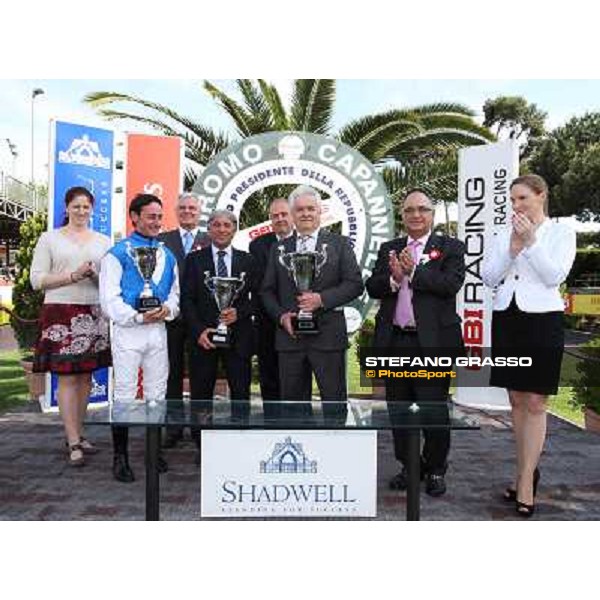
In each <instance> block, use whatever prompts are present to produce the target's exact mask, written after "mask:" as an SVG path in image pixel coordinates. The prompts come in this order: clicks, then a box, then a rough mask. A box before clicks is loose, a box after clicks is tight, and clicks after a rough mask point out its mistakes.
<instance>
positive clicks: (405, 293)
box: [394, 240, 421, 327]
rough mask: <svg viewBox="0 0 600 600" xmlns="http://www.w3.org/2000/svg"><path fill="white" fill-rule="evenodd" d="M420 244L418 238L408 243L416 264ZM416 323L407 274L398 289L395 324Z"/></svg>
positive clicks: (404, 325) (401, 325) (402, 325)
mask: <svg viewBox="0 0 600 600" xmlns="http://www.w3.org/2000/svg"><path fill="white" fill-rule="evenodd" d="M420 246H421V242H419V241H418V240H412V241H411V242H410V243H409V244H408V247H409V248H410V252H411V254H412V257H413V260H414V261H415V264H417V257H418V256H419V247H420ZM414 324H415V316H414V313H413V307H412V290H411V289H410V287H409V285H408V276H407V275H405V276H404V277H403V278H402V283H401V284H400V289H399V290H398V301H397V302H396V312H395V313H394V325H399V326H400V327H406V326H407V325H414Z"/></svg>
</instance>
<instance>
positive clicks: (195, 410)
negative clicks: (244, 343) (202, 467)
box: [190, 346, 252, 446]
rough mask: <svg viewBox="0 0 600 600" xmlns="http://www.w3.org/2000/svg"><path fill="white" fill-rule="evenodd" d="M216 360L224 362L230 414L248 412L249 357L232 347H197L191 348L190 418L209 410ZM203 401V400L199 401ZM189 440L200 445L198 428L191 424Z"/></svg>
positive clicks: (250, 371) (210, 407) (250, 361)
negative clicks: (190, 437)
mask: <svg viewBox="0 0 600 600" xmlns="http://www.w3.org/2000/svg"><path fill="white" fill-rule="evenodd" d="M219 360H221V361H223V364H224V367H225V375H226V377H227V383H228V384H229V391H230V395H231V399H232V400H239V401H241V402H236V403H235V404H234V405H233V408H232V411H233V416H239V417H246V416H248V415H249V414H250V383H251V379H252V357H251V356H241V355H240V354H238V353H237V352H236V351H235V350H234V349H231V348H229V349H222V348H219V349H217V350H204V349H203V348H200V347H199V346H196V347H195V348H193V349H192V353H191V361H190V371H194V377H193V378H192V380H191V382H190V383H191V389H190V394H191V399H192V402H191V405H190V406H191V420H192V423H193V422H194V421H195V420H199V419H206V418H207V417H209V416H210V415H209V414H208V413H210V411H211V410H212V398H213V394H214V391H215V383H216V381H217V367H218V364H219ZM198 401H202V402H198ZM191 431H192V439H193V440H194V442H196V444H197V445H198V446H199V445H200V431H201V430H200V428H198V427H194V426H192V427H191Z"/></svg>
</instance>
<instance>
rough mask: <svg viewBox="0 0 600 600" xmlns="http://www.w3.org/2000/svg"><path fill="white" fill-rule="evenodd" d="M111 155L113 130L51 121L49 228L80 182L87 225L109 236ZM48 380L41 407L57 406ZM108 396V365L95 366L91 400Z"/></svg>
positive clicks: (60, 221) (53, 380)
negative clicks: (89, 205)
mask: <svg viewBox="0 0 600 600" xmlns="http://www.w3.org/2000/svg"><path fill="white" fill-rule="evenodd" d="M113 155H114V132H113V131H111V130H109V129H100V128H98V127H89V126H87V125H78V124H76V123H68V122H65V121H58V120H53V121H51V122H50V163H49V164H50V177H49V190H48V229H55V228H56V227H61V226H62V224H63V220H64V216H65V193H66V191H67V190H68V189H69V188H71V187H73V186H83V187H85V188H87V189H88V190H90V192H91V193H92V194H93V196H94V198H95V203H94V211H93V216H92V220H91V223H90V226H91V227H92V229H94V230H95V231H98V232H99V233H102V234H104V235H107V236H109V237H111V234H112V226H111V204H112V190H113V168H114V164H113V163H114V158H113ZM50 381H51V384H50V385H47V386H46V390H47V392H46V399H45V405H44V410H55V409H56V407H57V406H58V402H57V396H56V392H57V377H56V376H55V375H52V376H51V377H50ZM108 398H109V372H108V369H98V370H97V371H94V373H93V375H92V391H91V394H90V404H98V403H104V402H108Z"/></svg>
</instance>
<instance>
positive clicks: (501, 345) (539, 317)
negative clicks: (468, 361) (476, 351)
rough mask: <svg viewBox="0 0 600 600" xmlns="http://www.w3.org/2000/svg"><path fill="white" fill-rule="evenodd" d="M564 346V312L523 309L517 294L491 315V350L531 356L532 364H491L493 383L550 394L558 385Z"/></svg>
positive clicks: (494, 353) (506, 354)
mask: <svg viewBox="0 0 600 600" xmlns="http://www.w3.org/2000/svg"><path fill="white" fill-rule="evenodd" d="M564 346H565V333H564V325H563V312H562V311H553V312H545V313H530V312H523V311H522V310H520V309H519V307H518V306H517V303H516V302H515V298H514V296H513V299H512V301H511V303H510V306H509V307H508V308H507V309H506V310H500V311H494V313H493V317H492V354H493V356H494V358H497V357H500V356H517V357H526V356H530V357H531V358H532V360H533V364H532V366H531V367H492V372H491V377H490V385H493V386H495V387H502V388H506V389H508V390H514V391H517V392H532V393H535V394H542V395H544V396H549V395H553V394H556V393H557V391H558V387H559V380H560V369H561V364H562V356H563V351H564Z"/></svg>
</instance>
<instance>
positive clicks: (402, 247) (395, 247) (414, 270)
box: [366, 190, 465, 496]
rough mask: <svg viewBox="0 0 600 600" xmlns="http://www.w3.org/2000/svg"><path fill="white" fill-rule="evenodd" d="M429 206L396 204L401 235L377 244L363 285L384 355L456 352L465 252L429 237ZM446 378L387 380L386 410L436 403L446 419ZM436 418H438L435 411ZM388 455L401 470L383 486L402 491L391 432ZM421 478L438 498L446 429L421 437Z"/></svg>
mask: <svg viewBox="0 0 600 600" xmlns="http://www.w3.org/2000/svg"><path fill="white" fill-rule="evenodd" d="M433 217H434V207H433V203H432V201H431V199H430V198H429V197H428V196H427V194H426V193H425V192H423V191H422V190H412V191H411V192H409V193H408V194H407V195H406V197H405V199H404V202H403V204H402V221H403V223H404V227H405V229H406V233H407V236H406V237H401V238H396V239H394V240H391V241H390V242H387V243H385V244H383V245H382V246H381V249H380V250H379V255H378V257H377V263H376V264H375V268H374V270H373V274H372V275H371V277H370V278H369V279H368V280H367V282H366V288H367V291H368V292H369V295H370V296H371V297H372V298H376V299H378V300H381V306H380V309H379V312H378V313H377V317H376V324H375V337H374V340H373V346H374V347H375V348H377V349H382V348H386V349H390V350H392V352H391V354H403V353H404V354H407V355H415V354H417V353H420V352H422V351H425V350H426V349H427V350H429V352H430V353H431V354H432V355H436V354H440V355H441V354H442V353H443V352H444V349H446V350H447V349H453V350H456V349H458V348H460V347H461V346H462V334H461V325H460V317H459V316H458V314H457V313H456V294H457V293H458V291H459V290H460V288H461V287H462V284H463V281H464V277H465V261H464V253H465V247H464V244H463V243H462V242H460V241H459V240H457V239H455V238H450V237H447V236H445V235H437V234H434V233H432V226H433ZM448 387H449V380H448V379H447V378H445V379H441V380H439V382H436V383H434V382H428V383H424V382H423V380H419V379H415V378H407V379H395V380H393V381H390V380H388V381H386V400H387V402H388V410H389V411H390V413H392V412H393V410H394V407H395V406H397V404H395V403H398V402H410V403H412V402H417V403H418V402H436V403H439V404H440V411H443V412H444V414H445V415H446V418H447V414H448V412H447V407H446V402H447V400H448ZM440 414H441V413H440ZM393 434H394V451H395V455H396V458H397V459H398V461H400V463H401V464H402V470H401V471H400V472H399V473H398V474H397V475H396V476H394V477H393V478H392V480H391V481H390V488H391V489H394V490H405V489H406V487H407V475H406V469H405V467H406V450H407V449H406V439H405V435H404V433H403V431H402V430H393ZM423 437H424V439H425V443H424V445H423V451H422V456H421V474H422V476H423V477H424V478H425V480H426V490H425V491H426V492H427V493H428V494H429V495H431V496H441V495H442V494H444V493H445V491H446V483H445V479H444V475H445V473H446V469H447V458H448V452H449V449H450V431H449V429H439V430H432V429H428V430H425V431H424V435H423Z"/></svg>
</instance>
